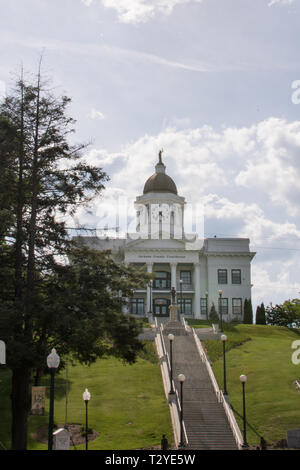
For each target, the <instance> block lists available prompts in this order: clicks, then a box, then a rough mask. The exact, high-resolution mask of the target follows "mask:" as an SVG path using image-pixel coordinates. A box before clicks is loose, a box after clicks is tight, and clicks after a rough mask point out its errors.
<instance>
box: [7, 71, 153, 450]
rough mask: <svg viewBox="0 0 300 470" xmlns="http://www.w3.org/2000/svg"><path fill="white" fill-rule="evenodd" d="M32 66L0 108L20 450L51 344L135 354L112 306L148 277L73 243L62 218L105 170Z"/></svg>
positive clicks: (94, 353) (15, 444)
mask: <svg viewBox="0 0 300 470" xmlns="http://www.w3.org/2000/svg"><path fill="white" fill-rule="evenodd" d="M40 66H41V64H40ZM40 66H39V70H38V73H37V76H36V78H35V79H32V80H31V81H30V82H28V81H26V80H25V79H24V77H23V74H21V77H20V79H19V80H18V81H17V83H16V86H15V90H14V92H13V93H12V94H11V95H10V96H8V97H7V98H5V100H4V101H3V102H2V104H1V105H0V204H1V206H0V222H1V229H0V268H1V269H0V281H1V285H0V338H1V339H2V340H4V341H5V343H6V350H7V365H8V367H9V368H10V369H11V370H12V392H11V399H12V448H13V449H26V446H27V420H28V411H29V409H30V384H31V378H32V372H33V370H35V369H39V368H41V367H44V365H45V362H46V357H47V355H48V354H49V352H50V351H51V349H52V347H56V348H57V351H58V353H59V354H60V355H63V354H64V353H67V352H73V354H74V356H75V357H77V358H78V359H79V360H81V361H82V362H86V363H89V362H91V361H93V360H95V359H96V358H97V357H101V355H103V354H114V355H116V356H118V357H122V358H123V359H124V360H127V361H129V362H132V361H134V359H135V355H136V351H137V350H138V349H139V348H140V347H141V344H140V343H139V342H138V341H137V339H136V336H137V333H138V331H139V326H138V324H137V323H136V321H135V320H134V319H132V318H131V317H124V316H123V315H122V314H121V313H120V309H121V307H120V306H121V304H123V303H124V302H125V297H130V292H131V291H132V288H133V287H134V288H136V286H137V285H142V284H143V283H144V282H145V280H147V279H148V277H147V275H146V274H144V273H136V272H134V271H133V270H132V269H130V268H127V267H125V266H117V265H116V264H115V263H113V261H112V260H111V258H110V256H109V253H107V254H103V253H102V254H99V253H96V252H91V251H90V250H88V249H83V248H79V247H74V244H73V243H72V240H71V239H70V237H69V235H68V231H67V228H66V223H65V220H66V218H67V216H69V215H72V214H73V213H74V212H75V210H76V209H77V207H78V206H79V205H84V204H87V203H88V202H89V201H91V200H92V199H93V198H94V197H95V196H96V195H98V194H101V192H102V190H103V189H104V183H105V182H106V181H107V180H108V177H107V175H106V174H105V172H104V171H103V170H102V169H101V168H97V167H94V166H91V165H89V164H88V163H86V162H85V161H84V159H83V156H82V152H83V151H84V150H85V149H86V145H83V144H79V145H75V144H74V145H71V144H70V142H69V140H70V134H71V133H72V132H73V125H74V120H73V119H72V118H70V117H69V116H68V115H67V108H68V105H69V104H70V99H69V98H68V97H66V96H62V97H60V98H57V97H55V96H53V94H52V93H51V92H49V91H48V90H47V89H46V87H45V85H44V83H43V81H42V77H41V72H40ZM2 222H3V223H2ZM68 259H72V264H68V262H67V260H68ZM121 291H122V296H120V295H119V293H120V292H121Z"/></svg>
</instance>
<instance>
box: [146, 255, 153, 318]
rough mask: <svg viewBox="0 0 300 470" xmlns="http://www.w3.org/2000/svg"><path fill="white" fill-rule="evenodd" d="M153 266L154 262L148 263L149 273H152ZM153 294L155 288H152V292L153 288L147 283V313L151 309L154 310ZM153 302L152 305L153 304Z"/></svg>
mask: <svg viewBox="0 0 300 470" xmlns="http://www.w3.org/2000/svg"><path fill="white" fill-rule="evenodd" d="M152 267H153V263H147V272H148V273H152ZM152 296H153V289H152V292H151V289H150V286H149V285H147V302H146V303H147V306H146V308H147V311H146V314H147V313H148V312H150V310H151V311H152V305H153V301H152V299H151V297H152ZM151 303H152V305H151Z"/></svg>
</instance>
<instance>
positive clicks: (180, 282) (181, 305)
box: [179, 279, 185, 315]
mask: <svg viewBox="0 0 300 470" xmlns="http://www.w3.org/2000/svg"><path fill="white" fill-rule="evenodd" d="M182 283H183V280H182V279H180V281H179V284H180V315H181V314H182V311H183V303H182ZM184 313H185V312H184Z"/></svg>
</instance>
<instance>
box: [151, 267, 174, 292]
mask: <svg viewBox="0 0 300 470" xmlns="http://www.w3.org/2000/svg"><path fill="white" fill-rule="evenodd" d="M170 287H171V274H170V273H169V272H166V271H157V272H156V273H155V279H154V280H153V288H154V289H170Z"/></svg>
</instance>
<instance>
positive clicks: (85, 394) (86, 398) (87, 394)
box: [82, 388, 91, 450]
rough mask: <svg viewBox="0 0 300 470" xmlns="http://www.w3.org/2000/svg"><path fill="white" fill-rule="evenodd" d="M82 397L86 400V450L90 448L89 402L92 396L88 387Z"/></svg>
mask: <svg viewBox="0 0 300 470" xmlns="http://www.w3.org/2000/svg"><path fill="white" fill-rule="evenodd" d="M82 398H83V399H84V401H85V450H88V429H89V428H88V404H89V401H90V398H91V394H90V392H89V391H88V389H87V388H86V389H85V391H84V392H83V394H82Z"/></svg>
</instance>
